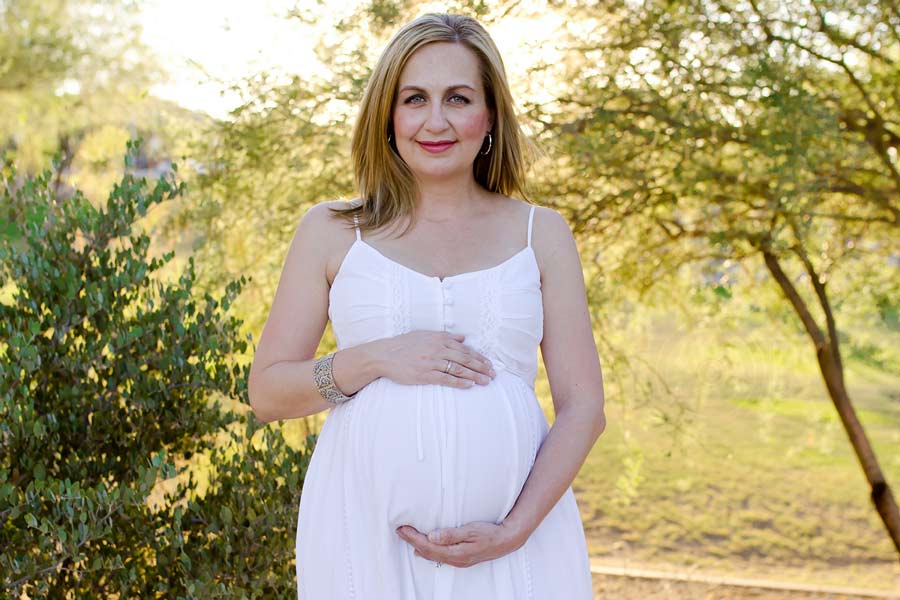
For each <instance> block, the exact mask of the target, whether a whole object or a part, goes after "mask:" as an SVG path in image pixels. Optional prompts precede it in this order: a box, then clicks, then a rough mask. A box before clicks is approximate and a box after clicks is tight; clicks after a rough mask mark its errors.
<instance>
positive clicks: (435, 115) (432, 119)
mask: <svg viewBox="0 0 900 600" xmlns="http://www.w3.org/2000/svg"><path fill="white" fill-rule="evenodd" d="M425 128H426V129H428V131H443V130H444V129H446V128H447V119H446V117H445V116H444V108H443V106H441V105H440V103H435V104H434V105H433V106H432V108H431V111H430V112H429V113H428V120H427V121H425Z"/></svg>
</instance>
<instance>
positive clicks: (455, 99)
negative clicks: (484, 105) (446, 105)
mask: <svg viewBox="0 0 900 600" xmlns="http://www.w3.org/2000/svg"><path fill="white" fill-rule="evenodd" d="M450 102H452V103H453V104H468V103H469V99H468V98H466V97H465V96H460V95H459V94H453V95H452V96H450Z"/></svg>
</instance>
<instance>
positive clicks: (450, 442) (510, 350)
mask: <svg viewBox="0 0 900 600" xmlns="http://www.w3.org/2000/svg"><path fill="white" fill-rule="evenodd" d="M533 219H534V207H533V206H532V208H531V212H530V213H529V215H528V236H527V239H528V243H527V246H526V247H524V248H523V249H522V250H520V251H519V252H517V253H516V254H514V255H513V256H511V257H509V258H508V259H507V260H505V261H503V262H502V263H500V264H498V265H495V266H493V267H490V268H487V269H482V270H478V271H470V272H467V273H460V274H458V275H452V276H449V277H445V278H443V279H441V278H439V277H432V276H427V275H425V274H423V273H420V272H418V271H415V270H413V269H410V268H409V267H406V266H404V265H402V264H400V263H398V262H396V261H394V260H392V259H389V258H387V257H386V256H385V255H383V254H381V253H380V252H379V251H378V250H376V249H375V248H374V247H373V246H370V245H369V244H368V243H366V242H365V241H363V240H362V238H361V236H360V232H359V227H358V226H357V228H356V242H354V243H353V245H352V246H351V247H350V250H349V251H348V252H347V254H346V256H345V258H344V261H343V263H342V265H341V267H340V269H339V271H338V274H337V275H336V276H335V280H334V283H333V285H332V286H331V290H330V293H329V309H328V314H329V317H330V318H331V323H332V327H333V329H334V333H335V337H336V339H337V345H338V348H339V349H342V348H349V347H352V346H355V345H358V344H362V343H365V342H369V341H372V340H376V339H381V338H385V337H393V336H397V335H401V334H403V333H407V332H409V331H415V330H437V331H450V332H453V333H462V334H464V335H465V336H466V338H465V340H464V342H463V343H464V344H467V345H469V346H472V347H474V348H475V349H477V350H478V351H479V352H481V353H482V354H484V355H485V356H487V357H488V358H489V359H490V360H491V361H492V362H493V365H494V369H495V371H496V372H497V377H496V378H495V379H494V380H492V381H491V382H490V383H489V384H487V385H481V384H475V385H474V386H472V387H471V388H468V389H457V388H451V387H447V386H442V385H402V384H399V383H396V382H394V381H392V380H390V379H387V378H384V377H381V378H378V379H376V380H374V381H372V382H371V383H369V384H368V385H366V386H365V387H364V388H362V389H361V390H359V392H358V393H357V394H356V396H355V397H354V398H353V399H352V400H349V401H347V402H345V403H343V404H340V405H337V406H335V407H334V408H331V409H329V412H328V415H327V417H326V420H325V423H324V425H323V427H322V430H321V432H320V434H319V438H318V441H317V444H316V447H315V450H314V452H313V455H312V458H311V461H310V464H309V469H308V471H307V473H306V479H305V482H304V484H303V489H302V492H301V498H300V511H299V521H298V527H297V580H298V596H299V598H300V600H450V599H454V600H590V599H591V598H593V593H592V586H591V574H590V564H589V561H588V554H587V546H586V543H585V536H584V529H583V527H582V523H581V517H580V515H579V512H578V507H577V505H576V502H575V496H574V494H573V492H572V488H571V487H569V488H568V489H567V490H566V491H565V493H564V494H563V496H562V497H561V498H560V500H559V501H558V502H557V503H556V505H555V506H554V507H553V509H552V510H551V511H550V512H549V513H548V514H547V516H546V518H545V519H544V520H543V521H542V522H541V524H540V525H539V526H538V527H537V529H535V530H534V532H533V533H532V534H531V536H530V537H529V539H528V541H527V542H526V543H525V544H524V545H523V546H522V547H520V548H519V549H518V550H516V551H515V552H512V553H510V554H507V555H505V556H502V557H500V558H497V559H495V560H491V561H485V562H481V563H478V564H476V565H474V566H472V567H468V568H457V567H453V566H451V565H448V564H444V565H441V566H436V563H435V562H433V561H431V560H427V559H425V558H423V557H420V556H416V555H415V554H414V548H413V547H412V546H411V545H410V544H408V543H407V542H406V541H404V540H402V539H401V538H400V537H399V536H398V535H397V534H396V532H395V529H396V528H397V527H399V526H400V525H404V524H408V525H412V526H413V527H415V528H416V529H418V530H419V531H420V532H422V533H428V532H429V531H431V530H433V529H437V528H444V527H458V526H460V525H464V524H466V523H469V522H473V521H487V522H493V523H500V522H502V521H503V519H504V518H505V517H506V515H507V514H508V513H509V511H510V510H511V509H512V507H513V504H514V503H515V502H516V499H517V498H518V496H519V492H520V491H521V489H522V486H523V485H524V483H525V479H526V478H527V477H528V474H529V472H530V471H531V468H532V465H533V464H534V459H535V456H536V455H537V452H538V448H539V447H540V445H541V443H542V441H543V439H544V437H545V436H546V435H547V432H548V430H549V426H548V423H547V420H546V418H545V417H544V413H543V411H542V409H541V407H540V405H539V404H538V401H537V397H536V396H535V393H534V379H535V376H536V374H537V349H538V345H539V344H540V341H541V339H542V337H543V304H542V296H541V281H540V271H539V269H538V265H537V262H536V260H535V255H534V251H533V249H532V247H531V229H532V222H533ZM357 225H358V224H357ZM523 229H524V227H523Z"/></svg>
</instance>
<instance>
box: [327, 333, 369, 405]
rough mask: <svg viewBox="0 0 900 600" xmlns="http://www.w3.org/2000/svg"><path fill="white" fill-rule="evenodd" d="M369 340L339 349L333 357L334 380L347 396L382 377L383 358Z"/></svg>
mask: <svg viewBox="0 0 900 600" xmlns="http://www.w3.org/2000/svg"><path fill="white" fill-rule="evenodd" d="M375 343H376V342H369V343H365V344H360V345H358V346H353V347H352V348H345V349H343V350H338V351H337V352H335V354H334V358H333V359H332V365H331V366H332V372H333V374H334V382H335V385H337V387H338V389H340V390H341V392H343V393H344V394H346V395H347V396H352V395H353V394H355V393H356V392H358V391H359V390H361V389H362V388H364V387H365V386H366V385H367V384H369V383H370V382H372V381H374V380H375V379H377V378H378V377H380V374H379V369H380V365H381V360H380V357H379V354H378V352H377V351H376V349H375V348H374V347H373V344H375Z"/></svg>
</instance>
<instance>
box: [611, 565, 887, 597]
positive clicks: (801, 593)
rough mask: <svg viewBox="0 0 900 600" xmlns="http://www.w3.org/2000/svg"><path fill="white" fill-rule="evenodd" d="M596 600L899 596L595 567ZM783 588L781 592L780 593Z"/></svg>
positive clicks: (884, 593)
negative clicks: (686, 578) (682, 577)
mask: <svg viewBox="0 0 900 600" xmlns="http://www.w3.org/2000/svg"><path fill="white" fill-rule="evenodd" d="M593 570H594V597H595V598H596V599H597V600H750V599H754V600H759V599H765V600H871V599H872V598H882V599H883V598H889V599H893V600H900V593H898V594H889V593H887V592H867V591H864V590H858V592H859V593H852V592H853V590H850V589H843V590H839V589H837V588H824V587H823V588H822V589H820V590H817V591H811V590H803V589H787V588H790V587H791V584H787V583H779V582H770V581H764V580H759V586H752V584H750V582H749V581H747V580H737V579H731V578H719V577H703V576H702V575H695V576H691V580H689V581H685V580H679V579H677V578H676V576H674V575H673V576H672V578H667V577H666V574H664V573H660V572H650V571H641V570H639V569H634V570H631V571H626V570H624V569H610V568H604V567H599V566H595V567H593ZM779 588H780V589H779Z"/></svg>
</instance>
